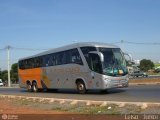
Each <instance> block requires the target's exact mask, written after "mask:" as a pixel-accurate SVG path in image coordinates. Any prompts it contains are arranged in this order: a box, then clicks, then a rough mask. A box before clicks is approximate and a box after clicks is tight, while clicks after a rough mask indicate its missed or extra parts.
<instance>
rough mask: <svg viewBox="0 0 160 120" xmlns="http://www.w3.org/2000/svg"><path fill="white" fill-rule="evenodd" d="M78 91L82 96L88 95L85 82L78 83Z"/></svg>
mask: <svg viewBox="0 0 160 120" xmlns="http://www.w3.org/2000/svg"><path fill="white" fill-rule="evenodd" d="M77 91H78V93H80V94H84V93H86V87H85V84H84V82H82V81H78V82H77Z"/></svg>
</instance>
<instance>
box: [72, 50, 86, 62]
mask: <svg viewBox="0 0 160 120" xmlns="http://www.w3.org/2000/svg"><path fill="white" fill-rule="evenodd" d="M69 59H70V61H69V62H70V63H76V64H81V65H82V64H83V63H82V59H81V56H80V54H79V52H78V50H77V49H72V50H70V56H69Z"/></svg>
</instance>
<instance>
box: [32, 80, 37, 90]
mask: <svg viewBox="0 0 160 120" xmlns="http://www.w3.org/2000/svg"><path fill="white" fill-rule="evenodd" d="M32 91H33V92H38V87H37V83H36V82H33V83H32Z"/></svg>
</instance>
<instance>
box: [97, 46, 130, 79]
mask: <svg viewBox="0 0 160 120" xmlns="http://www.w3.org/2000/svg"><path fill="white" fill-rule="evenodd" d="M99 51H100V52H101V53H102V54H103V56H104V61H103V63H102V69H103V74H105V75H109V76H117V75H118V76H119V75H126V74H127V73H128V71H127V69H126V61H125V58H124V56H123V54H122V51H121V50H120V48H99Z"/></svg>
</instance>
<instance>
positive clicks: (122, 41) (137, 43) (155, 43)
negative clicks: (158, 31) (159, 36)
mask: <svg viewBox="0 0 160 120" xmlns="http://www.w3.org/2000/svg"><path fill="white" fill-rule="evenodd" d="M116 43H122V44H123V43H125V44H135V45H160V43H158V42H152V43H147V42H129V41H124V40H121V41H120V42H116Z"/></svg>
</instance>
